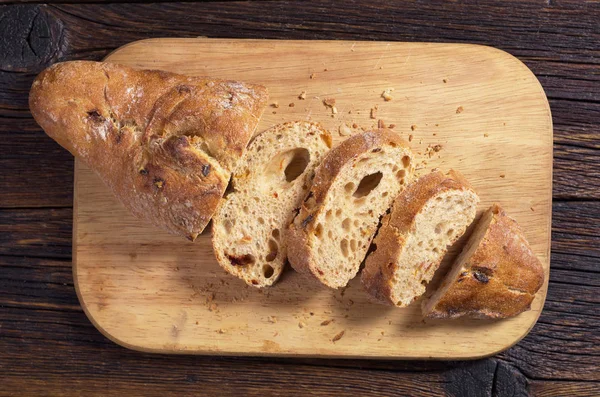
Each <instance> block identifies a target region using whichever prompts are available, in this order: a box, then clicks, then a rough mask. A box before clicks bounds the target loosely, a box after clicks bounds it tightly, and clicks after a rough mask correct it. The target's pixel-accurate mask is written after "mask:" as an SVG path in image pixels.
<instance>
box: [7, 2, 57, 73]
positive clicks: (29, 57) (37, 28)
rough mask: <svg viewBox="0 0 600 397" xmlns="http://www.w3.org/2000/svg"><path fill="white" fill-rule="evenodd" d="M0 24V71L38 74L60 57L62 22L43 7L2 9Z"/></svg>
mask: <svg viewBox="0 0 600 397" xmlns="http://www.w3.org/2000/svg"><path fill="white" fill-rule="evenodd" d="M4 8H5V10H3V15H2V18H1V20H2V23H0V69H2V70H6V71H15V72H25V71H30V72H39V71H41V70H42V69H45V68H46V67H47V66H49V65H50V64H52V63H53V62H54V61H55V60H56V59H58V58H59V57H60V56H61V52H62V48H63V47H64V45H63V41H64V36H63V34H62V31H63V26H62V23H61V22H60V21H59V20H58V19H57V18H55V17H53V16H52V15H51V14H49V13H48V11H47V7H46V6H44V5H29V4H26V5H25V4H23V5H12V6H5V7H4Z"/></svg>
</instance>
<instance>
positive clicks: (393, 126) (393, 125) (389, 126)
mask: <svg viewBox="0 0 600 397" xmlns="http://www.w3.org/2000/svg"><path fill="white" fill-rule="evenodd" d="M388 128H390V129H391V128H396V124H390V125H388Z"/></svg>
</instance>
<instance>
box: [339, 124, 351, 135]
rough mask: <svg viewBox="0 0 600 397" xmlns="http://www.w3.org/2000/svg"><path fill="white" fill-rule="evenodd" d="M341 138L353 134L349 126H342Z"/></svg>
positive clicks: (340, 130) (340, 129)
mask: <svg viewBox="0 0 600 397" xmlns="http://www.w3.org/2000/svg"><path fill="white" fill-rule="evenodd" d="M339 134H340V136H348V135H351V134H352V129H351V128H350V127H348V125H347V124H341V125H340V128H339Z"/></svg>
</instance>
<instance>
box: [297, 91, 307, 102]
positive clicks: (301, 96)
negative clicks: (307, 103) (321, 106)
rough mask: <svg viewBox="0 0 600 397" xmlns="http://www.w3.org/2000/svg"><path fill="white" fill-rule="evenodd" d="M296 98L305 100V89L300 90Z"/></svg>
mask: <svg viewBox="0 0 600 397" xmlns="http://www.w3.org/2000/svg"><path fill="white" fill-rule="evenodd" d="M298 99H300V100H302V101H303V100H305V99H306V91H302V92H301V93H300V95H298Z"/></svg>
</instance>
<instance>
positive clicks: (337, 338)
mask: <svg viewBox="0 0 600 397" xmlns="http://www.w3.org/2000/svg"><path fill="white" fill-rule="evenodd" d="M345 333H346V331H345V330H344V331H342V332H340V333H338V334H337V335H336V336H334V337H333V339H331V341H332V342H333V343H335V342H337V341H338V340H340V339H342V338H343V337H344V334H345Z"/></svg>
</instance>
